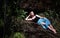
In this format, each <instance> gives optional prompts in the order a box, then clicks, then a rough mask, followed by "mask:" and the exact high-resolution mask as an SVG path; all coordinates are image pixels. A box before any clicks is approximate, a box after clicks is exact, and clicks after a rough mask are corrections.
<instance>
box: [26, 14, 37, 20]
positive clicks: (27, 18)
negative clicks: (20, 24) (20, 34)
mask: <svg viewBox="0 0 60 38" xmlns="http://www.w3.org/2000/svg"><path fill="white" fill-rule="evenodd" d="M29 16H30V15H29ZM29 16H27V17H26V19H25V20H33V19H35V18H36V16H34V17H32V18H29Z"/></svg>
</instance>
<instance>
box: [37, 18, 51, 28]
mask: <svg viewBox="0 0 60 38" xmlns="http://www.w3.org/2000/svg"><path fill="white" fill-rule="evenodd" d="M42 22H44V23H46V24H45V25H42V24H41V23H42ZM37 24H38V25H41V26H42V27H43V28H44V29H47V28H48V26H49V25H50V24H51V23H50V21H49V20H48V19H47V18H40V19H39V20H38V21H37Z"/></svg>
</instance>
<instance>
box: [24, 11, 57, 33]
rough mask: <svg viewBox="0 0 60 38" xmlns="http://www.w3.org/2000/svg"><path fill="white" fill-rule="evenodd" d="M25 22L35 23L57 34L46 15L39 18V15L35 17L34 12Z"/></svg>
mask: <svg viewBox="0 0 60 38" xmlns="http://www.w3.org/2000/svg"><path fill="white" fill-rule="evenodd" d="M25 20H28V21H33V22H35V23H37V24H38V25H41V26H42V27H43V28H44V29H49V30H51V31H53V32H54V33H57V32H56V30H55V29H54V28H53V26H52V25H51V23H50V21H49V20H48V19H47V18H45V16H44V14H40V16H39V15H35V14H34V12H33V11H31V12H30V14H29V15H28V16H27V17H26V19H25Z"/></svg>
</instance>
